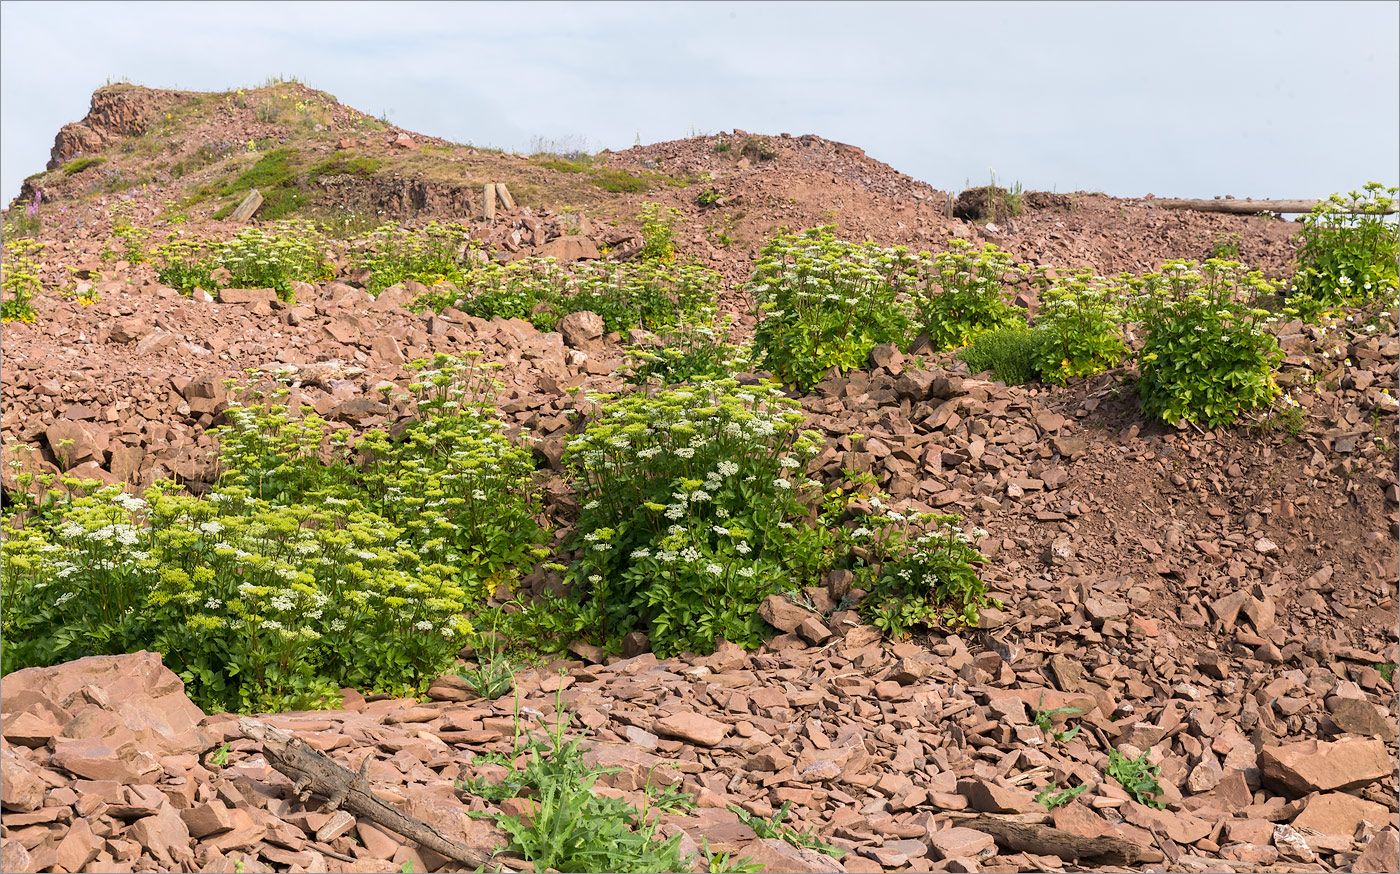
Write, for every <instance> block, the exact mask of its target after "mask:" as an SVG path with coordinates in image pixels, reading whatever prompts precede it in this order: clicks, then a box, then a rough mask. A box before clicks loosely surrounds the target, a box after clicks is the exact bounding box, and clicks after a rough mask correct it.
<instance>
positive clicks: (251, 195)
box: [229, 188, 263, 225]
mask: <svg viewBox="0 0 1400 874" xmlns="http://www.w3.org/2000/svg"><path fill="white" fill-rule="evenodd" d="M262 203H263V196H262V194H260V193H259V192H258V190H257V189H256V188H254V189H252V190H250V191H249V192H248V196H247V197H245V198H243V202H242V203H240V204H238V208H237V209H235V210H234V211H233V212H232V213H231V214H230V215H229V221H231V222H233V223H235V224H240V225H241V224H243V223H244V222H246V221H247V220H248V219H250V218H252V217H253V213H255V212H257V211H258V207H260V206H262Z"/></svg>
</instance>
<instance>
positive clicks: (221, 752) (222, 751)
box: [209, 741, 228, 768]
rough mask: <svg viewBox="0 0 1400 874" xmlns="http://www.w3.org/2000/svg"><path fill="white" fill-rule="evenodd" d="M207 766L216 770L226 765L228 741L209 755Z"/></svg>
mask: <svg viewBox="0 0 1400 874" xmlns="http://www.w3.org/2000/svg"><path fill="white" fill-rule="evenodd" d="M209 764H211V765H213V766H214V767H216V768H222V767H224V766H225V765H227V764H228V741H224V745H223V746H221V747H219V748H218V749H217V750H215V751H214V752H213V753H211V754H210V755H209Z"/></svg>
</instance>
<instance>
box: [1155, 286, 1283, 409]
mask: <svg viewBox="0 0 1400 874" xmlns="http://www.w3.org/2000/svg"><path fill="white" fill-rule="evenodd" d="M1137 285H1138V286H1139V287H1140V294H1139V295H1138V298H1137V301H1136V303H1135V310H1136V313H1137V317H1138V318H1139V319H1140V320H1141V321H1142V323H1143V326H1144V327H1145V329H1146V332H1147V336H1146V338H1145V339H1144V341H1143V346H1142V349H1141V351H1140V352H1139V353H1138V361H1139V364H1140V369H1141V373H1142V376H1141V378H1140V379H1139V380H1138V394H1139V396H1140V397H1141V399H1142V408H1143V411H1144V412H1145V413H1146V414H1147V415H1149V416H1152V417H1154V418H1157V419H1160V420H1161V421H1164V422H1168V423H1176V422H1178V421H1181V420H1185V421H1187V422H1193V423H1204V424H1205V425H1207V426H1209V427H1215V426H1217V425H1225V424H1229V423H1230V422H1232V421H1234V420H1235V419H1236V418H1237V417H1238V416H1239V415H1241V414H1242V413H1245V412H1248V411H1250V410H1256V409H1260V408H1263V407H1267V406H1268V405H1269V404H1270V403H1272V401H1273V399H1274V396H1275V395H1277V394H1278V391H1279V390H1278V386H1277V385H1276V384H1275V382H1274V378H1273V373H1274V368H1275V367H1277V365H1278V363H1279V362H1280V361H1282V360H1283V353H1282V351H1280V350H1279V346H1278V341H1277V340H1276V339H1275V338H1274V336H1273V335H1272V334H1271V333H1269V332H1268V331H1267V330H1265V327H1266V320H1267V319H1268V318H1269V314H1268V313H1267V312H1266V311H1264V310H1261V309H1257V308H1255V307H1254V306H1253V304H1254V300H1255V298H1256V296H1257V295H1259V294H1268V293H1271V292H1272V291H1273V288H1272V287H1271V286H1270V285H1269V284H1268V283H1266V282H1265V281H1264V280H1263V278H1262V277H1261V276H1260V275H1259V274H1258V273H1257V272H1251V273H1244V272H1243V267H1242V265H1240V264H1238V263H1237V262H1234V261H1217V260H1214V259H1212V260H1210V261H1207V262H1206V263H1205V264H1204V265H1201V266H1200V267H1199V268H1197V265H1196V264H1195V262H1192V261H1179V260H1173V261H1168V262H1166V263H1165V264H1164V265H1163V266H1162V270H1161V272H1160V273H1149V274H1146V275H1144V276H1142V277H1141V278H1140V279H1139V280H1138V282H1137Z"/></svg>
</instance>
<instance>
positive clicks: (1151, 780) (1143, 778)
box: [1105, 750, 1166, 808]
mask: <svg viewBox="0 0 1400 874" xmlns="http://www.w3.org/2000/svg"><path fill="white" fill-rule="evenodd" d="M1105 773H1106V774H1107V775H1108V776H1110V777H1112V778H1113V779H1114V780H1117V781H1118V785H1120V786H1122V787H1123V789H1124V791H1126V792H1127V793H1128V795H1129V796H1130V797H1131V798H1132V799H1133V800H1134V801H1136V802H1137V803H1139V804H1145V805H1147V806H1148V807H1157V808H1162V807H1166V804H1165V803H1163V802H1161V801H1159V800H1157V796H1158V795H1161V794H1162V791H1163V790H1162V784H1161V783H1160V782H1158V779H1157V778H1158V777H1160V776H1161V774H1162V766H1161V765H1153V764H1151V763H1149V762H1148V761H1147V753H1143V754H1142V755H1140V756H1138V757H1137V758H1136V759H1130V758H1128V757H1127V756H1124V755H1123V754H1122V753H1120V752H1118V751H1117V750H1109V751H1108V768H1107V770H1106V771H1105Z"/></svg>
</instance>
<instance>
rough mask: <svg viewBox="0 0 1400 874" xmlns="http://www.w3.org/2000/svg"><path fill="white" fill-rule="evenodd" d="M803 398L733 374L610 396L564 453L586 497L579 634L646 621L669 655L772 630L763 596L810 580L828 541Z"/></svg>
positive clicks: (580, 533)
mask: <svg viewBox="0 0 1400 874" xmlns="http://www.w3.org/2000/svg"><path fill="white" fill-rule="evenodd" d="M795 407H796V402H794V401H790V400H788V399H787V398H785V397H783V393H782V391H781V390H780V389H778V388H777V387H776V386H773V385H772V384H760V385H756V386H748V387H746V386H740V385H739V384H738V383H737V382H735V381H734V380H732V379H724V380H716V381H712V382H703V383H700V384H698V385H695V386H693V387H690V386H687V387H685V388H677V389H669V390H664V391H660V392H657V393H656V394H655V395H649V394H647V393H643V392H634V393H632V394H628V395H624V396H622V397H621V398H618V399H616V400H612V401H608V402H606V403H605V404H604V405H603V406H602V408H601V410H600V411H599V413H598V417H597V419H596V420H595V421H594V422H593V423H591V424H590V425H589V426H588V427H587V430H586V431H585V432H584V433H583V434H582V435H580V436H579V437H577V438H574V439H573V440H571V441H570V442H569V443H568V445H567V448H566V450H565V455H564V458H565V462H566V463H567V464H568V466H569V468H570V470H571V472H572V474H573V480H574V483H575V488H576V491H577V493H578V498H579V501H580V502H581V504H582V507H581V509H580V512H579V518H578V522H577V524H576V526H575V534H574V540H573V543H574V545H575V547H576V548H577V549H579V550H580V555H579V557H578V559H577V560H576V561H575V562H574V564H573V566H572V567H571V568H570V569H569V579H570V580H571V581H572V582H573V585H574V591H575V597H576V599H577V600H578V601H580V602H581V603H580V605H579V606H580V609H579V610H578V611H577V612H576V613H575V617H576V619H577V622H578V627H577V628H576V629H575V630H576V631H577V632H581V633H586V634H588V635H590V636H595V637H599V638H602V639H604V640H606V639H609V638H614V639H615V638H616V637H620V636H621V635H623V634H626V633H627V632H629V631H632V630H642V631H645V632H646V633H647V634H648V636H649V637H650V640H651V646H652V649H653V650H654V651H655V652H656V653H657V654H658V655H662V656H668V655H671V654H673V653H677V652H681V651H682V650H692V651H694V652H710V651H713V649H714V646H715V643H716V641H717V640H719V639H720V638H724V639H727V640H730V641H734V642H735V643H738V644H740V645H743V646H748V647H753V646H756V645H757V644H758V643H759V642H760V641H761V640H762V638H763V636H764V628H765V626H764V623H763V620H762V619H760V618H759V617H758V615H757V610H758V606H759V604H760V603H761V602H762V601H763V599H764V598H765V597H766V596H767V595H769V594H772V593H773V592H775V591H779V590H780V589H785V588H788V587H795V586H800V585H804V584H811V581H814V580H815V578H816V575H817V573H818V572H819V570H820V567H821V564H822V562H823V561H824V556H823V551H824V550H825V548H826V547H827V546H828V545H829V542H830V538H829V535H828V534H827V532H826V531H825V530H824V529H821V528H818V527H816V526H814V525H813V524H812V522H813V521H814V520H813V519H812V517H811V515H810V514H809V511H808V508H807V505H806V503H805V501H804V495H805V494H806V493H808V492H809V490H810V487H811V486H812V485H814V484H813V483H811V482H810V481H808V480H806V479H805V478H803V477H802V476H801V473H802V470H803V469H804V468H805V465H806V463H807V462H808V461H809V460H810V459H811V458H812V456H813V454H814V453H815V452H816V443H815V442H814V441H815V439H816V435H815V434H814V433H813V432H803V431H800V430H799V428H798V426H799V425H800V424H801V421H802V415H801V413H800V412H798V411H797V409H796V408H795Z"/></svg>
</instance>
